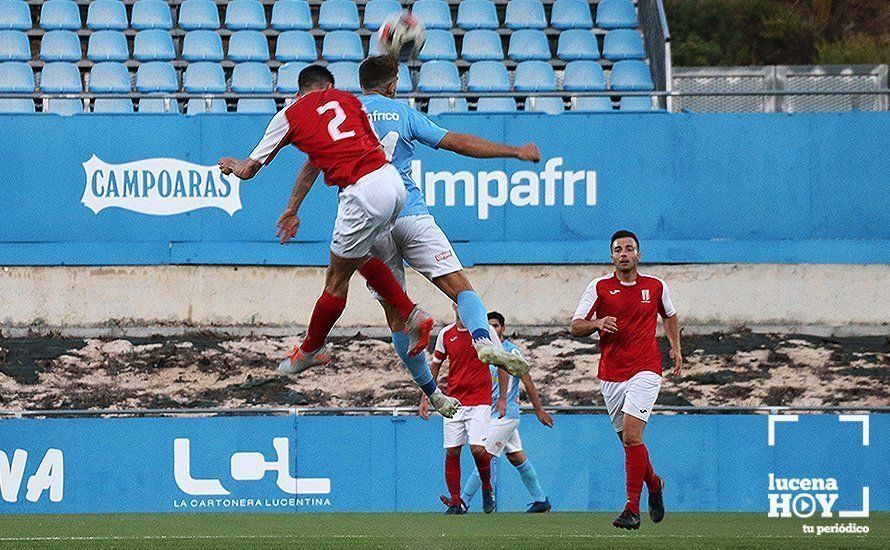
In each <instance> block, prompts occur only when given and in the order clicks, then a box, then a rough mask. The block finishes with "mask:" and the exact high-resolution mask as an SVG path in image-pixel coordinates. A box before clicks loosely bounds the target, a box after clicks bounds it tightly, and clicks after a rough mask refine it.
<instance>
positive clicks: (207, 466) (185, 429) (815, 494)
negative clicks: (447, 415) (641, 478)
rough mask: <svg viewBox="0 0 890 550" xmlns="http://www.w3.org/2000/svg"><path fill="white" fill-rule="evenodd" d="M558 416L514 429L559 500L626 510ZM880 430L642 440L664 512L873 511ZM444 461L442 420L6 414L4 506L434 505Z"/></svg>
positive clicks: (340, 508)
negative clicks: (549, 423)
mask: <svg viewBox="0 0 890 550" xmlns="http://www.w3.org/2000/svg"><path fill="white" fill-rule="evenodd" d="M555 418H556V427H555V428H553V429H548V428H545V427H543V426H541V425H540V424H538V423H537V421H536V420H535V418H534V417H533V416H525V417H524V420H523V422H522V424H521V427H520V431H521V434H522V440H523V447H524V450H525V453H526V455H527V456H528V458H529V460H531V461H532V462H533V463H534V465H535V467H536V469H537V471H538V475H539V478H540V480H541V484H542V486H543V488H544V490H545V491H546V492H547V494H548V496H549V498H550V500H551V502H552V503H553V505H554V509H555V510H559V511H586V510H591V511H592V510H607V511H615V510H618V509H620V507H621V506H622V504H623V503H624V453H623V452H622V449H621V446H620V443H619V441H618V439H617V438H616V437H615V433H614V431H613V430H612V428H611V424H610V423H609V422H608V419H607V418H606V417H605V416H604V415H556V417H555ZM888 437H890V417H888V416H887V415H880V414H878V415H870V416H869V415H840V416H838V415H812V416H803V415H801V416H780V417H769V416H766V415H679V416H669V415H657V416H656V417H653V421H652V422H651V426H650V428H649V429H648V430H647V433H646V442H647V446H648V448H649V452H650V456H651V458H652V462H653V465H654V467H655V470H656V472H657V473H658V474H659V475H661V476H663V477H664V478H665V479H666V480H667V482H668V485H667V486H668V487H669V491H667V492H666V499H667V506H668V507H669V509H671V510H689V511H751V512H763V513H765V514H774V515H782V514H786V513H787V514H795V515H798V516H800V517H807V516H806V514H807V513H810V514H812V513H813V511H814V510H815V511H819V513H820V514H824V513H830V514H833V515H830V516H825V515H823V516H822V517H867V515H868V513H870V512H871V511H877V510H890V493H888V492H887V491H886V490H885V488H886V487H887V484H888V481H890V479H888V473H887V468H886V458H887V451H888V448H887V441H888ZM468 455H469V453H464V457H463V458H464V461H463V475H464V479H466V478H467V476H468V475H469V473H470V471H471V468H472V462H471V460H470V459H469V456H468ZM443 456H444V453H443V450H442V427H441V419H440V418H434V419H432V420H430V421H424V420H421V419H420V418H419V417H416V416H394V417H387V416H372V417H357V416H296V415H291V416H284V415H282V416H231V417H212V418H123V419H112V418H68V419H7V420H0V489H2V491H0V514H24V513H123V512H170V513H176V512H221V511H229V512H231V511H249V512H283V511H287V512H290V511H293V512H345V511H363V512H384V511H438V510H440V508H441V505H440V504H439V500H438V495H439V494H441V493H442V492H444V479H443V473H442V471H443ZM494 472H495V474H494V475H495V480H494V483H495V487H496V495H497V499H498V507H499V508H498V509H499V510H502V511H510V510H514V511H515V510H523V509H524V508H525V506H526V505H527V503H528V494H527V493H526V492H525V488H524V486H523V485H522V483H521V482H520V479H519V476H518V475H517V474H516V472H515V471H514V469H513V467H512V466H510V465H509V464H508V463H507V462H506V460H503V459H501V460H500V461H499V462H498V463H497V464H496V466H495V468H494ZM807 484H808V485H807ZM801 495H803V496H801ZM477 499H478V496H477ZM806 503H810V506H807V505H806ZM823 503H824V505H825V506H822V505H823ZM470 505H471V507H472V508H473V509H475V510H478V509H479V503H478V502H471V503H470ZM825 507H827V508H829V510H827V511H826V510H825Z"/></svg>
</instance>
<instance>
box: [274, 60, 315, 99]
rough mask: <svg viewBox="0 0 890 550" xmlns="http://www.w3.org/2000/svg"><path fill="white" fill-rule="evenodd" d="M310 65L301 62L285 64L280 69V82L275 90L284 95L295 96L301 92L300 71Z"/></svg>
mask: <svg viewBox="0 0 890 550" xmlns="http://www.w3.org/2000/svg"><path fill="white" fill-rule="evenodd" d="M307 65H308V64H307V63H302V62H300V61H293V62H291V63H285V64H284V65H282V66H281V67H280V68H279V69H278V81H277V84H276V86H275V89H276V90H278V91H279V92H281V93H283V94H295V93H297V92H298V91H300V82H299V78H300V71H302V70H303V69H305V68H306V66H307Z"/></svg>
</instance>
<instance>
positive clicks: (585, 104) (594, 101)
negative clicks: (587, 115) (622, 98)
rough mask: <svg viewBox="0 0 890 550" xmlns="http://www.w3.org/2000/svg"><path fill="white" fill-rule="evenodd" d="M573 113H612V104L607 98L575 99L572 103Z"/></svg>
mask: <svg viewBox="0 0 890 550" xmlns="http://www.w3.org/2000/svg"><path fill="white" fill-rule="evenodd" d="M572 110H573V111H586V112H612V102H611V101H609V98H608V97H603V96H596V97H576V98H575V99H574V101H572Z"/></svg>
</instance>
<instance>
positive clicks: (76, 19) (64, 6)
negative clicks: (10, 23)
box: [0, 0, 81, 31]
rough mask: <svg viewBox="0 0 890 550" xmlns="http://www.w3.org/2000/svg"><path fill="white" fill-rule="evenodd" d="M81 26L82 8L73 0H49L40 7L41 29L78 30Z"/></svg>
mask: <svg viewBox="0 0 890 550" xmlns="http://www.w3.org/2000/svg"><path fill="white" fill-rule="evenodd" d="M0 9H2V8H0ZM0 17H2V16H0ZM80 27H81V23H80V10H79V9H77V4H76V3H75V2H73V1H72V0H47V1H46V2H44V3H43V5H42V6H41V7H40V28H41V29H43V30H45V31H76V30H78V29H79V28H80Z"/></svg>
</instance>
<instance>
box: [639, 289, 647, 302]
mask: <svg viewBox="0 0 890 550" xmlns="http://www.w3.org/2000/svg"><path fill="white" fill-rule="evenodd" d="M640 294H641V295H642V297H643V303H644V304H648V303H649V289H648V288H644V289H643V290H641V291H640Z"/></svg>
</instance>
